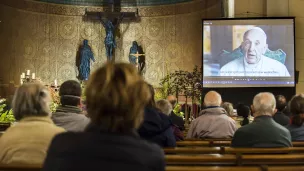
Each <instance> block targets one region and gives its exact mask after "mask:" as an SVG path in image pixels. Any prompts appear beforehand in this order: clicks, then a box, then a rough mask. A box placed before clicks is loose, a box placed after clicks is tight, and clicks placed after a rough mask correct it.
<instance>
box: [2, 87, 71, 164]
mask: <svg viewBox="0 0 304 171" xmlns="http://www.w3.org/2000/svg"><path fill="white" fill-rule="evenodd" d="M50 103H51V96H50V94H49V92H48V90H47V88H46V87H44V86H43V85H41V84H40V83H31V84H23V85H21V86H20V87H19V88H18V89H17V90H16V92H15V95H14V98H13V102H12V107H13V113H14V116H15V118H16V120H17V121H18V123H16V124H14V126H11V127H10V128H8V129H7V130H6V132H5V133H4V134H3V135H2V136H1V138H0V149H1V150H0V163H2V164H42V163H43V161H44V159H45V156H46V152H47V149H48V147H49V145H50V143H51V140H52V138H53V137H54V136H55V135H56V134H58V133H61V132H64V131H65V130H64V129H63V128H60V127H57V126H56V125H55V124H54V123H53V121H52V120H51V117H50V116H51V110H50V107H49V105H50Z"/></svg>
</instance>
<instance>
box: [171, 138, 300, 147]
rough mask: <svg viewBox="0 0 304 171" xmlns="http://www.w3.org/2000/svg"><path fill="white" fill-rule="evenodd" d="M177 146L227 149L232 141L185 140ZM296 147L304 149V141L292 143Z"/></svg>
mask: <svg viewBox="0 0 304 171" xmlns="http://www.w3.org/2000/svg"><path fill="white" fill-rule="evenodd" d="M176 145H177V146H205V147H206V146H207V147H208V146H209V147H222V146H224V147H227V146H231V140H217V139H210V140H208V139H207V140H194V139H191V140H185V141H178V142H176ZM292 145H293V146H294V147H304V141H299V142H292Z"/></svg>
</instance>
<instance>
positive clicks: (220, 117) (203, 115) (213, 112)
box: [187, 107, 237, 138]
mask: <svg viewBox="0 0 304 171" xmlns="http://www.w3.org/2000/svg"><path fill="white" fill-rule="evenodd" d="M236 129H237V127H236V123H235V121H234V120H233V119H232V118H230V117H229V116H228V115H227V113H226V110H225V109H224V108H221V107H215V108H208V109H205V110H202V111H201V112H200V116H199V117H198V118H196V119H195V120H194V121H192V122H191V125H190V128H189V131H188V134H187V138H231V137H233V134H234V132H235V131H236Z"/></svg>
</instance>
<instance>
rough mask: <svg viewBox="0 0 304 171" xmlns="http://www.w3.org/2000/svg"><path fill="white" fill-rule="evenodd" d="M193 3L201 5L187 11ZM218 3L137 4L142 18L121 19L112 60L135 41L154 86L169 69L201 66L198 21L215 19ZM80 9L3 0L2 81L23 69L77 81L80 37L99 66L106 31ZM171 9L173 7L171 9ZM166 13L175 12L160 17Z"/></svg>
mask: <svg viewBox="0 0 304 171" xmlns="http://www.w3.org/2000/svg"><path fill="white" fill-rule="evenodd" d="M214 2H216V3H214ZM193 4H194V5H198V4H200V5H201V6H200V7H197V6H195V7H193V9H188V7H190V6H193ZM220 4H221V3H220V0H196V1H194V2H189V3H182V4H178V6H177V5H166V6H157V7H139V11H141V12H140V13H142V14H144V15H143V16H142V17H141V21H140V22H138V23H122V24H121V25H120V27H119V30H120V35H119V37H118V38H117V39H116V41H117V49H116V50H115V56H116V61H117V62H119V61H124V62H128V60H129V59H128V54H129V49H130V47H131V45H132V41H134V40H136V41H137V42H138V43H139V44H140V45H141V46H142V47H143V49H144V52H145V54H146V70H145V74H144V76H145V79H146V80H147V81H148V82H150V83H152V84H154V85H158V83H159V80H160V79H161V78H162V77H163V76H164V74H166V73H168V72H171V71H174V70H178V69H185V70H192V68H193V67H194V65H200V64H201V51H202V45H201V42H202V40H201V30H202V29H201V19H202V18H203V17H219V16H220V15H221V13H220V11H221V5H220ZM22 5H24V6H22ZM183 7H184V8H185V9H184V8H183ZM92 8H94V7H92ZM79 9H80V10H79ZM83 9H84V7H82V6H71V5H69V6H68V7H67V6H65V5H51V6H50V5H49V4H47V3H41V2H35V1H26V0H25V1H23V0H10V1H8V0H3V1H1V2H0V21H1V22H0V37H1V39H0V50H1V62H0V79H3V80H4V83H8V82H10V81H14V82H15V84H18V83H19V77H20V74H21V73H22V72H24V71H25V70H26V69H30V70H32V71H33V72H35V73H36V76H37V77H40V78H41V79H42V80H43V81H44V82H45V83H46V84H51V83H52V82H53V81H54V80H55V79H57V80H58V82H59V83H62V82H63V81H65V80H68V79H76V76H77V75H78V71H77V67H76V56H77V51H78V49H79V46H80V45H81V44H82V41H83V39H88V40H89V44H90V45H91V47H92V50H93V52H94V56H95V59H96V62H95V63H92V70H95V69H96V68H98V67H100V66H102V64H103V63H104V62H105V61H106V56H105V48H104V44H103V41H104V35H105V32H104V29H103V27H102V25H101V24H100V23H99V22H92V21H84V20H83V17H82V14H81V13H82V12H83V11H82V10H83ZM96 9H98V8H97V7H96ZM160 9H161V10H160ZM172 9H175V10H174V11H171V12H170V10H172ZM177 9H178V10H177ZM128 10H131V11H132V10H134V9H132V8H129V9H128ZM164 11H169V14H170V13H171V14H174V15H169V14H168V15H164V14H165V13H164ZM150 12H151V13H150ZM178 12H180V13H178ZM65 13H66V15H64V14H65ZM58 14H61V15H58ZM71 14H73V15H71ZM74 14H75V15H74Z"/></svg>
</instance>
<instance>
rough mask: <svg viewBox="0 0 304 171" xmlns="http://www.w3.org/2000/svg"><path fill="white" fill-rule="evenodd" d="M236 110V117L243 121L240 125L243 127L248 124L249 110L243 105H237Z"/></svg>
mask: <svg viewBox="0 0 304 171" xmlns="http://www.w3.org/2000/svg"><path fill="white" fill-rule="evenodd" d="M236 110H237V114H238V116H242V117H243V118H244V119H243V121H242V122H241V125H242V126H244V125H247V124H249V119H248V116H249V115H250V108H249V107H248V106H246V105H244V104H239V105H237V108H236Z"/></svg>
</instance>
